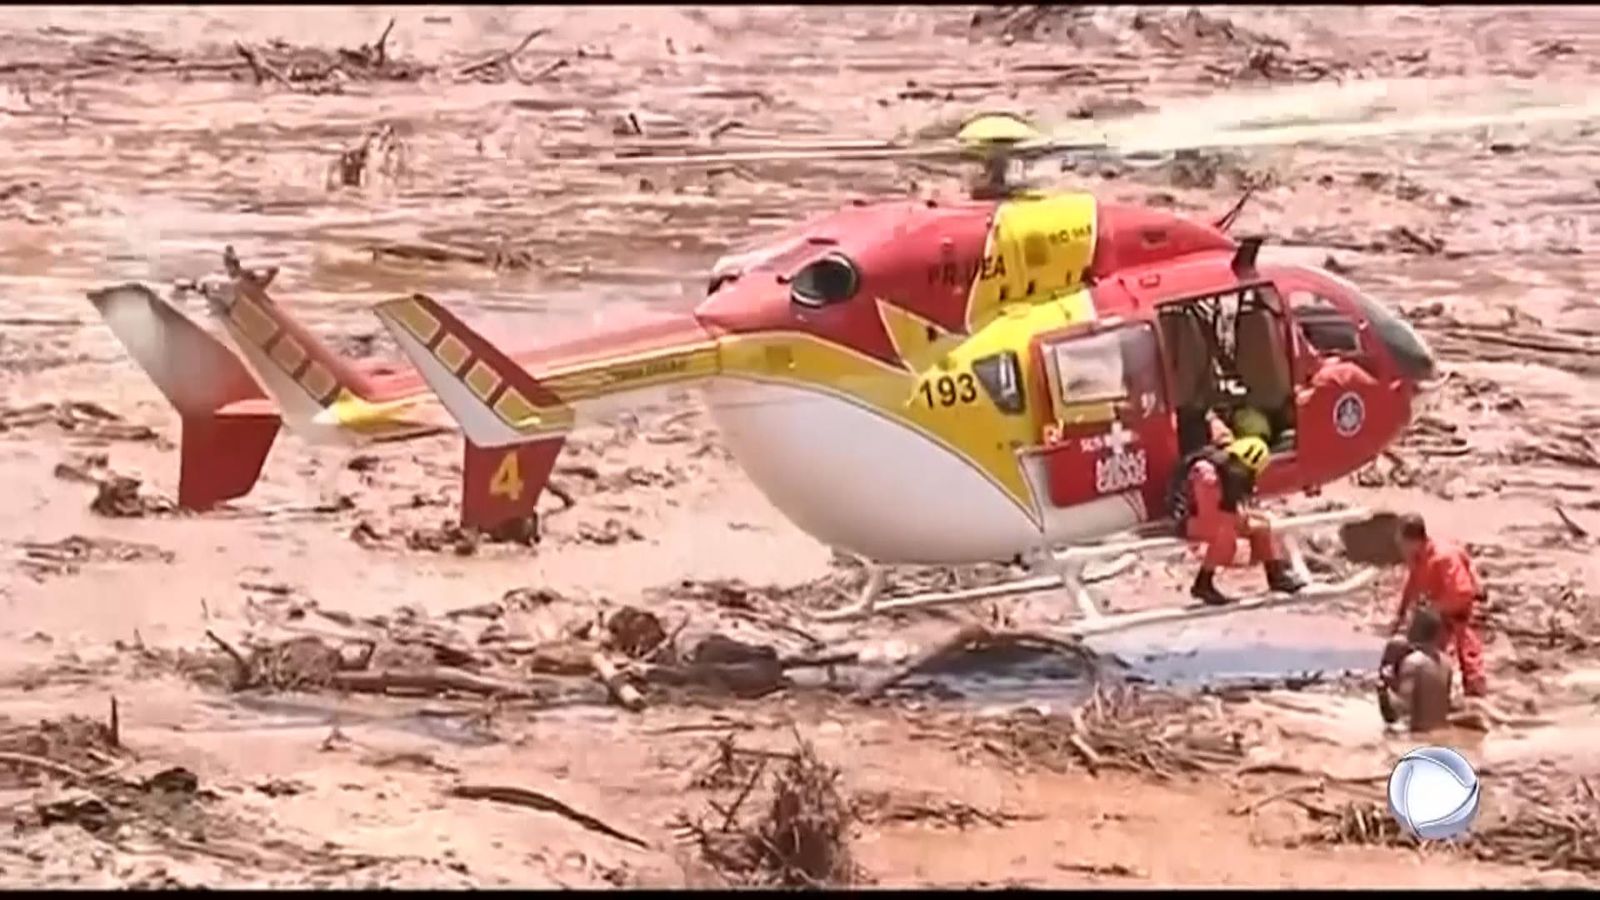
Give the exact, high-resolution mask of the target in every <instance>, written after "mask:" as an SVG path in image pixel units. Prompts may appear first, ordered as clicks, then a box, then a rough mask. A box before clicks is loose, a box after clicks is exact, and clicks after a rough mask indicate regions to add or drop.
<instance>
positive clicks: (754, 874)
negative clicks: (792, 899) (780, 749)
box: [678, 735, 860, 887]
mask: <svg viewBox="0 0 1600 900" xmlns="http://www.w3.org/2000/svg"><path fill="white" fill-rule="evenodd" d="M796 741H797V742H798V744H799V748H798V750H797V751H796V752H794V753H791V754H770V753H769V754H763V755H764V756H771V757H775V758H781V759H784V760H785V763H784V765H782V766H781V767H777V768H776V769H775V770H774V769H769V767H767V766H766V765H765V764H764V762H759V763H758V764H757V766H756V768H755V770H754V771H755V773H756V774H754V775H748V774H746V775H744V776H742V777H741V778H740V779H739V781H737V782H736V783H737V785H738V788H739V794H738V796H737V798H736V800H735V802H733V803H730V804H729V805H728V807H726V808H720V807H719V806H717V805H716V804H712V809H713V811H715V812H716V813H717V815H718V816H719V817H720V822H721V824H720V826H719V827H707V826H706V825H705V824H704V823H703V822H702V821H699V820H693V819H690V818H688V817H686V816H685V817H680V819H679V822H678V827H679V830H680V831H681V832H682V833H683V834H684V836H685V837H687V838H688V839H689V840H690V841H693V842H694V843H695V844H697V845H698V846H699V848H700V853H701V855H702V857H703V858H704V859H705V860H706V861H707V862H708V863H710V864H711V865H712V866H713V867H715V868H716V869H718V870H719V871H721V872H722V873H724V874H725V875H727V876H730V877H732V878H734V879H736V880H737V881H739V882H742V883H744V884H747V885H751V886H757V885H768V886H779V885H782V886H789V887H818V886H826V885H839V884H849V883H851V882H853V881H854V880H855V878H856V874H857V871H856V867H855V865H854V863H853V862H852V861H851V854H850V847H849V827H850V824H851V823H852V822H853V821H854V820H855V818H856V815H857V813H856V810H857V809H858V808H859V807H860V804H859V803H853V802H850V801H849V800H848V799H847V798H846V797H845V796H844V795H843V794H842V793H841V792H840V790H839V787H838V780H839V774H840V773H839V770H838V769H837V768H835V767H833V766H830V765H826V764H824V763H822V762H821V761H820V760H818V759H817V757H816V754H815V752H814V751H813V750H812V748H811V746H810V744H808V743H806V742H805V741H803V740H801V739H800V738H799V736H798V735H796ZM720 743H721V744H722V746H731V741H730V740H727V739H724V741H723V742H720ZM725 755H727V756H728V757H729V758H733V757H735V756H737V755H738V754H736V753H733V752H726V753H725ZM769 772H770V777H769V778H765V779H763V778H762V775H763V774H766V773H769ZM763 781H765V782H766V784H765V788H766V790H765V791H764V793H766V794H767V795H768V802H767V803H766V804H765V806H764V807H762V806H756V809H758V810H759V811H758V812H755V813H754V814H752V815H746V816H740V815H739V813H740V811H741V810H745V809H750V808H751V807H752V804H751V803H748V802H746V800H745V798H748V797H752V796H755V794H756V792H757V791H758V790H760V788H761V787H762V784H761V782H763ZM731 786H732V785H730V787H731Z"/></svg>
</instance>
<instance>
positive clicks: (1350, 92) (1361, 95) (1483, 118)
mask: <svg viewBox="0 0 1600 900" xmlns="http://www.w3.org/2000/svg"><path fill="white" fill-rule="evenodd" d="M1420 82H1421V80H1420V79H1414V80H1411V81H1392V82H1382V81H1373V82H1367V83H1363V82H1352V83H1351V84H1349V85H1347V86H1341V88H1338V89H1334V90H1331V91H1328V92H1325V93H1320V94H1319V93H1317V92H1307V91H1301V92H1284V93H1282V94H1279V95H1265V94H1264V95H1259V96H1257V97H1255V98H1248V97H1236V98H1233V100H1232V106H1233V110H1232V111H1231V112H1225V113H1222V112H1220V111H1219V113H1220V114H1217V115H1213V114H1212V112H1213V111H1212V110H1206V109H1200V110H1188V109H1186V110H1185V111H1184V112H1183V113H1182V114H1181V115H1162V114H1161V113H1160V112H1157V113H1152V114H1146V115H1138V116H1133V117H1129V118H1127V119H1123V120H1119V121H1116V122H1112V123H1108V124H1107V128H1106V130H1105V134H1106V144H1107V150H1106V151H1105V152H1107V153H1108V154H1109V155H1113V156H1116V155H1122V154H1152V153H1171V152H1176V151H1179V150H1198V149H1209V148H1222V147H1240V148H1245V147H1264V146H1289V145H1300V144H1314V143H1339V142H1349V141H1358V140H1365V139H1373V138H1385V137H1390V136H1400V135H1413V134H1428V133H1442V132H1450V131H1468V130H1472V129H1476V128H1485V127H1493V126H1532V125H1540V124H1553V123H1557V122H1578V121H1584V120H1592V119H1597V118H1600V95H1596V94H1593V93H1590V94H1589V95H1587V96H1583V97H1581V98H1574V99H1573V101H1572V102H1564V103H1548V102H1547V103H1544V104H1542V105H1532V104H1525V103H1522V102H1520V101H1524V100H1527V99H1529V97H1528V95H1527V94H1526V93H1521V95H1520V96H1519V95H1518V93H1519V92H1510V91H1506V90H1503V89H1502V90H1498V91H1496V90H1494V89H1493V88H1492V87H1488V88H1486V87H1485V85H1483V83H1481V82H1471V81H1462V82H1461V83H1460V84H1458V85H1456V86H1457V87H1460V88H1462V90H1461V94H1460V96H1459V97H1458V98H1455V99H1449V98H1448V97H1447V96H1446V97H1441V96H1440V95H1441V94H1447V93H1448V86H1447V85H1441V84H1440V83H1434V84H1432V85H1429V86H1428V87H1427V88H1426V89H1425V88H1423V86H1422V85H1421V84H1420ZM1408 95H1409V96H1408ZM1252 101H1253V102H1252ZM1202 104H1203V105H1206V106H1209V105H1211V104H1209V103H1205V101H1202ZM1408 106H1410V107H1411V108H1409V109H1408V108H1407V107H1408ZM1474 107H1477V111H1474ZM1440 108H1448V109H1452V110H1459V111H1456V112H1448V113H1441V112H1438V110H1439V109H1440Z"/></svg>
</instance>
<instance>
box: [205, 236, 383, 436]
mask: <svg viewBox="0 0 1600 900" xmlns="http://www.w3.org/2000/svg"><path fill="white" fill-rule="evenodd" d="M229 249H230V250H231V249H232V248H229ZM225 262H229V263H231V265H229V272H228V274H229V276H230V279H229V282H228V283H227V284H225V285H221V286H218V287H216V288H209V287H208V288H207V289H206V290H205V294H206V300H207V301H208V302H209V303H210V305H211V311H212V313H213V315H215V316H216V317H217V319H218V320H219V321H220V322H221V323H222V326H223V328H225V329H226V330H227V332H228V335H229V336H230V337H232V338H233V342H234V344H235V346H237V347H238V348H239V353H240V354H241V355H242V356H243V357H244V360H245V362H246V363H248V364H249V367H250V369H251V370H252V371H253V372H254V373H255V376H256V378H257V380H258V381H259V383H260V385H261V387H262V388H264V389H265V390H266V392H267V393H268V394H269V395H271V397H272V399H273V400H274V401H276V402H277V404H278V408H279V409H280V410H281V412H282V415H283V417H284V419H285V421H286V422H287V423H288V425H289V427H290V428H291V429H292V430H293V431H294V432H295V433H296V434H298V435H300V436H301V437H302V438H304V439H306V440H310V441H314V442H320V441H323V440H327V439H329V438H330V437H333V438H336V439H337V438H339V437H343V436H342V435H339V434H338V432H339V431H341V429H340V428H338V427H337V425H335V426H334V427H332V428H330V427H329V422H330V420H331V419H330V416H329V415H328V410H330V408H332V407H333V406H334V405H335V403H336V402H337V401H340V400H341V399H343V400H345V401H346V402H347V403H348V402H352V401H354V402H356V403H358V404H359V403H360V402H371V401H375V400H382V399H384V398H383V397H381V396H380V392H379V391H378V389H377V388H375V387H374V386H373V384H372V383H371V381H370V379H368V378H367V377H366V376H365V375H364V374H363V373H361V372H358V371H356V369H355V368H353V367H352V366H351V365H350V363H349V362H348V361H347V360H345V359H344V358H342V357H340V356H339V354H337V353H335V352H334V351H333V350H332V349H331V348H329V347H328V346H327V345H326V344H324V343H323V342H322V341H321V340H319V339H318V338H317V337H316V335H314V334H312V333H311V332H310V331H308V330H307V329H306V327H305V326H304V325H302V324H300V322H298V321H296V320H295V318H294V317H293V316H291V315H290V314H289V311H288V310H287V309H285V308H284V307H283V306H281V305H280V304H278V303H277V301H275V300H273V299H272V297H271V296H269V295H268V294H267V292H266V287H267V284H268V283H269V282H270V280H271V275H272V274H275V273H272V272H270V270H269V272H268V274H267V275H266V276H265V277H263V276H261V275H259V274H256V273H251V272H247V271H245V270H243V269H242V268H240V267H238V265H237V261H236V260H234V259H232V258H231V257H229V258H225ZM332 419H333V420H336V417H332Z"/></svg>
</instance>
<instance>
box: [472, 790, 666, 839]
mask: <svg viewBox="0 0 1600 900" xmlns="http://www.w3.org/2000/svg"><path fill="white" fill-rule="evenodd" d="M449 793H450V796H452V797H460V798H462V799H465V800H493V801H495V802H496V803H509V804H511V805H514V806H523V807H527V808H528V809H537V810H539V811H541V812H551V813H555V814H556V815H559V816H563V817H565V818H567V819H569V820H571V821H573V822H576V823H578V824H579V825H581V826H583V827H584V828H587V829H588V830H590V831H593V832H597V833H599V834H603V835H605V836H606V837H611V838H616V839H617V840H619V841H622V842H624V843H627V844H632V845H633V846H635V847H639V848H641V849H645V850H648V849H650V845H649V844H647V843H645V842H644V841H642V840H640V839H639V838H636V837H634V836H633V835H631V834H628V833H626V832H624V831H619V830H617V829H616V828H613V827H612V826H610V825H607V824H606V823H605V822H602V821H600V820H599V819H596V818H595V817H594V816H591V815H589V814H588V813H583V812H579V811H578V810H575V809H573V808H572V807H570V806H568V805H567V804H565V803H562V802H561V801H560V800H557V799H555V798H554V797H551V796H549V795H547V794H541V793H539V792H537V791H532V790H529V789H527V788H521V787H508V786H503V785H493V784H458V785H455V786H453V787H451V788H450V791H449Z"/></svg>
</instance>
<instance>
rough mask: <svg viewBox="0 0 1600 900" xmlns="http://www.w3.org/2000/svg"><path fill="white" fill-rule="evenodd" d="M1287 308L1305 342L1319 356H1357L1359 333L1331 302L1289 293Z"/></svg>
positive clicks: (1359, 343) (1311, 294)
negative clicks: (1319, 354)
mask: <svg viewBox="0 0 1600 900" xmlns="http://www.w3.org/2000/svg"><path fill="white" fill-rule="evenodd" d="M1289 308H1290V309H1291V310H1292V311H1293V312H1294V319H1295V322H1296V323H1298V324H1299V326H1300V333H1301V334H1303V335H1305V338H1306V342H1307V343H1309V344H1310V345H1311V346H1312V347H1314V348H1316V350H1317V352H1318V353H1325V354H1326V353H1337V354H1358V353H1360V352H1361V332H1360V330H1359V329H1358V328H1357V327H1356V323H1355V321H1354V320H1353V319H1351V318H1350V317H1349V316H1348V315H1346V314H1345V313H1344V311H1343V310H1341V309H1340V308H1339V307H1338V305H1336V304H1335V303H1334V302H1333V301H1332V300H1329V299H1328V298H1326V297H1323V296H1320V295H1317V294H1313V293H1311V292H1310V291H1294V292H1293V293H1291V294H1289Z"/></svg>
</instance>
